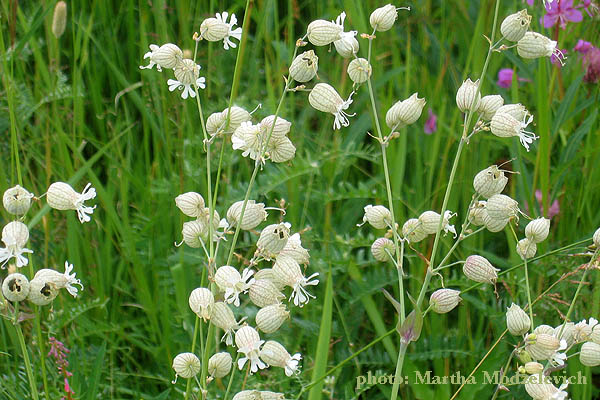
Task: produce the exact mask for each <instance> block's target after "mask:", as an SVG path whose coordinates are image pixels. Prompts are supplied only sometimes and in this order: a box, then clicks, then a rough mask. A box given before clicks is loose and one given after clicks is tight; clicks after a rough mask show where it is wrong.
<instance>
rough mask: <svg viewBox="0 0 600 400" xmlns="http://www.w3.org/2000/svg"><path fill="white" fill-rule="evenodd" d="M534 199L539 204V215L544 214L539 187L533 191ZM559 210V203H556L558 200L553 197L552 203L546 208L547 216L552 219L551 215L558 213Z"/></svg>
mask: <svg viewBox="0 0 600 400" xmlns="http://www.w3.org/2000/svg"><path fill="white" fill-rule="evenodd" d="M535 199H536V200H537V203H538V204H539V205H540V215H543V214H544V206H543V203H542V201H543V199H542V191H541V190H540V189H537V190H536V191H535ZM559 212H560V205H559V203H558V200H557V199H555V200H554V201H553V202H552V204H551V205H550V207H549V208H548V218H550V219H552V217H554V216H556V215H558V213H559Z"/></svg>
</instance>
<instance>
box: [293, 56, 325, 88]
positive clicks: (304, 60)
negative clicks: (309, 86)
mask: <svg viewBox="0 0 600 400" xmlns="http://www.w3.org/2000/svg"><path fill="white" fill-rule="evenodd" d="M318 70H319V57H317V55H316V54H315V52H314V51H312V50H308V51H305V52H304V53H302V54H300V55H298V56H296V58H294V60H293V61H292V63H291V64H290V77H291V78H292V79H293V80H295V81H296V82H300V83H304V82H308V81H310V80H311V79H313V78H314V77H315V76H316V75H317V71H318Z"/></svg>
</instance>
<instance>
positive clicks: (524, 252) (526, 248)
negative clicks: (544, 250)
mask: <svg viewBox="0 0 600 400" xmlns="http://www.w3.org/2000/svg"><path fill="white" fill-rule="evenodd" d="M536 252H537V245H536V244H535V242H532V241H531V240H530V239H528V238H525V239H521V240H519V243H517V254H518V255H519V256H521V258H522V259H523V260H525V259H529V258H533V257H535V253H536Z"/></svg>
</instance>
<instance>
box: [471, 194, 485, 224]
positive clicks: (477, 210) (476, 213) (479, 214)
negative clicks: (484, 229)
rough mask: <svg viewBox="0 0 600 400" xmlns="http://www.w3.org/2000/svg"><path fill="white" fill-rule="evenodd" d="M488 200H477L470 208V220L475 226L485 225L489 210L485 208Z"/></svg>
mask: <svg viewBox="0 0 600 400" xmlns="http://www.w3.org/2000/svg"><path fill="white" fill-rule="evenodd" d="M486 204H487V202H486V201H483V200H480V201H476V202H475V203H473V204H472V205H471V207H470V208H469V221H470V222H471V223H472V224H473V225H475V226H482V225H485V216H486V215H487V211H486V210H485V205H486Z"/></svg>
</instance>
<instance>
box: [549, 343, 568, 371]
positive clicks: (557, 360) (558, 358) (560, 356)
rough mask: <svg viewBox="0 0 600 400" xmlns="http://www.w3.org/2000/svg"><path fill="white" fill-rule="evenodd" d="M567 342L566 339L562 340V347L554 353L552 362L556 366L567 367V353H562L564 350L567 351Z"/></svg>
mask: <svg viewBox="0 0 600 400" xmlns="http://www.w3.org/2000/svg"><path fill="white" fill-rule="evenodd" d="M567 347H568V346H567V341H566V340H565V339H561V341H560V347H559V348H558V350H556V351H555V352H554V354H553V355H552V358H551V360H550V362H551V363H552V364H554V365H557V366H558V365H565V361H566V360H567V355H566V354H565V353H561V351H562V350H566V349H567Z"/></svg>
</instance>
